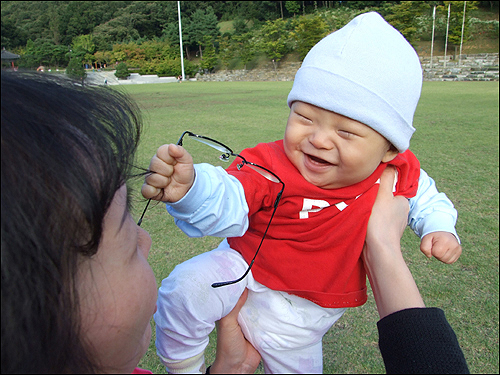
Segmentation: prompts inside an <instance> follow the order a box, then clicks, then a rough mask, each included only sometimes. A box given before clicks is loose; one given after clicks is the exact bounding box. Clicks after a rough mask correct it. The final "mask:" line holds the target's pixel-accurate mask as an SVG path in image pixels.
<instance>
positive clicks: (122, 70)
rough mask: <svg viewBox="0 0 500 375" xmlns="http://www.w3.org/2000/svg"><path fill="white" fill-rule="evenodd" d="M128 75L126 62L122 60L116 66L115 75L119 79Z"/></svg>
mask: <svg viewBox="0 0 500 375" xmlns="http://www.w3.org/2000/svg"><path fill="white" fill-rule="evenodd" d="M129 75H130V73H129V72H128V67H127V64H126V63H124V62H121V63H119V64H118V66H117V67H116V72H115V76H116V77H117V78H119V79H125V78H127V77H128V76H129Z"/></svg>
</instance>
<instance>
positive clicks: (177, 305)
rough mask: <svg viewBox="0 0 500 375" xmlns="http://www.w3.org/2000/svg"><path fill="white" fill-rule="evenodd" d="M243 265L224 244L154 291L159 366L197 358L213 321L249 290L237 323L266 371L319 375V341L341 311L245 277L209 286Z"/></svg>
mask: <svg viewBox="0 0 500 375" xmlns="http://www.w3.org/2000/svg"><path fill="white" fill-rule="evenodd" d="M247 267H248V265H247V263H246V262H245V260H244V259H243V257H242V256H241V255H240V254H239V253H238V252H236V251H235V250H233V249H231V248H230V247H229V245H228V243H227V241H226V240H224V241H223V242H222V243H221V244H220V245H219V247H218V248H217V249H215V250H212V251H210V252H207V253H203V254H201V255H198V256H196V257H194V258H192V259H190V260H188V261H186V262H184V263H182V264H180V265H178V266H177V267H175V269H174V270H173V271H172V273H171V274H170V275H169V276H168V277H167V278H166V279H164V280H163V281H162V284H161V287H160V289H159V292H158V311H157V312H156V313H155V315H154V319H155V322H156V348H157V352H158V355H159V356H160V359H161V360H162V362H163V363H164V364H165V365H166V366H167V370H169V371H170V369H169V363H172V362H181V361H184V360H186V359H188V358H193V357H198V358H200V354H201V353H203V352H204V350H205V347H206V346H207V344H208V335H209V333H210V332H211V331H212V330H213V329H214V327H215V322H216V321H217V320H219V319H221V318H222V317H224V316H226V315H227V314H228V313H229V312H230V311H231V310H232V309H233V308H234V306H235V305H236V302H237V301H238V299H239V297H240V296H241V294H242V293H243V291H244V290H245V288H248V289H249V294H248V299H247V301H246V303H245V305H244V306H243V308H242V309H241V312H240V315H239V318H238V321H239V323H240V326H241V328H242V330H243V333H244V334H245V337H246V338H247V339H248V340H249V341H250V342H251V343H252V345H253V346H254V347H255V348H256V349H257V350H258V351H259V353H260V355H261V356H262V360H263V363H264V369H265V372H266V373H322V371H323V353H322V338H323V336H324V334H325V333H326V332H327V331H328V329H330V327H331V326H332V325H333V324H334V323H335V322H336V321H337V320H338V319H339V318H340V317H341V316H342V314H343V313H344V311H345V309H333V308H323V307H321V306H319V305H317V304H315V303H313V302H311V301H309V300H306V299H304V298H301V297H297V296H294V295H291V294H288V293H285V292H280V291H274V290H271V289H269V288H267V287H265V286H264V285H262V284H259V283H258V282H256V281H255V280H254V278H253V276H252V274H251V272H250V273H249V274H248V275H247V277H246V278H245V279H244V280H242V281H241V282H239V283H236V284H233V285H229V286H223V287H220V288H216V289H214V288H212V287H211V284H212V283H214V282H218V281H229V280H234V279H237V278H238V277H240V276H241V275H242V274H243V273H244V272H245V270H246V269H247Z"/></svg>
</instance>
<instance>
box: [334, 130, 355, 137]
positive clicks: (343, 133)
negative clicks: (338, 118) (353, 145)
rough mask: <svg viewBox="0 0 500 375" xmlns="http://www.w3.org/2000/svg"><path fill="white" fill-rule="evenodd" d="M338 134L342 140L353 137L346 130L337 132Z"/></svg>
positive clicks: (352, 134)
mask: <svg viewBox="0 0 500 375" xmlns="http://www.w3.org/2000/svg"><path fill="white" fill-rule="evenodd" d="M338 133H339V135H340V136H341V137H342V138H351V137H354V136H355V134H354V133H351V132H348V131H347V130H339V131H338Z"/></svg>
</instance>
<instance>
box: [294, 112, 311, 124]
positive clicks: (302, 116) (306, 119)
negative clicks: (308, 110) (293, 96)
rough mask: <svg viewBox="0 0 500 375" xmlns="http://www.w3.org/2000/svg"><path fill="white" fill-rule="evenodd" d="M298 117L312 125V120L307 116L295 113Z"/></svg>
mask: <svg viewBox="0 0 500 375" xmlns="http://www.w3.org/2000/svg"><path fill="white" fill-rule="evenodd" d="M295 114H296V115H297V116H298V117H299V120H300V121H301V122H303V123H307V124H312V120H311V119H309V118H307V117H306V116H304V115H301V114H300V113H297V112H296V113H295Z"/></svg>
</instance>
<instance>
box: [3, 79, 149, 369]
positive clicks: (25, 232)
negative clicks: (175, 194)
mask: <svg viewBox="0 0 500 375" xmlns="http://www.w3.org/2000/svg"><path fill="white" fill-rule="evenodd" d="M1 90H2V93H1V94H2V97H1V102H2V106H1V107H2V108H1V117H2V125H1V126H2V135H1V137H2V146H1V158H2V161H1V173H2V182H1V194H2V250H1V254H2V372H4V371H5V372H10V371H15V372H85V371H95V370H99V369H105V368H104V367H105V366H107V365H108V364H107V363H103V361H104V360H102V358H98V356H97V357H96V356H95V355H96V353H95V351H96V350H98V349H99V348H98V347H95V345H94V343H92V342H91V341H92V339H93V337H89V336H88V335H87V332H88V331H89V330H88V324H93V322H95V321H97V315H98V314H94V316H95V320H92V322H90V321H89V319H88V309H89V308H96V309H98V308H99V307H98V305H99V304H100V303H102V301H101V300H100V298H101V295H100V294H99V288H97V287H96V286H97V285H99V282H101V281H100V280H99V277H96V278H95V280H94V277H93V275H94V274H97V273H96V272H94V270H96V269H98V268H101V269H102V270H104V271H105V270H106V268H105V267H106V266H107V263H106V262H104V261H102V257H101V256H100V253H101V252H102V249H103V248H104V246H105V245H104V244H103V241H105V240H104V239H106V238H107V237H106V230H107V229H106V228H108V229H109V228H112V226H113V224H111V222H112V221H113V218H112V217H111V216H112V215H111V214H110V213H109V212H110V211H111V210H110V207H112V206H114V205H116V204H122V202H123V199H121V198H120V197H123V194H125V196H126V188H124V186H123V185H124V183H125V182H126V181H127V178H128V176H129V175H130V171H131V165H132V162H133V158H134V153H135V150H136V148H137V145H138V142H139V135H140V132H141V119H140V115H139V110H138V108H137V107H136V105H135V104H133V102H131V101H130V100H129V99H127V97H126V96H124V95H122V94H120V93H119V92H118V91H116V90H112V89H107V88H102V87H101V88H97V87H81V86H78V85H76V84H75V83H73V82H71V81H69V80H66V79H62V78H56V77H51V76H50V75H39V74H29V73H17V74H16V73H4V72H2V84H1ZM125 211H127V212H128V210H125ZM125 211H123V210H122V212H125ZM110 217H111V218H110ZM123 220H124V223H125V224H126V220H127V219H126V217H125V216H123ZM107 222H108V223H109V224H106V223H107ZM105 224H106V225H105ZM127 225H128V224H127ZM130 229H131V227H130V228H129V230H130ZM138 237H141V238H142V237H145V235H144V233H142V232H138ZM141 241H142V243H143V245H141V246H143V247H148V249H147V250H149V246H150V242H149V245H148V244H147V240H141ZM141 241H139V242H141ZM106 249H107V248H106ZM103 254H104V252H103ZM146 256H147V253H146ZM149 270H150V269H149ZM98 276H99V275H98ZM148 277H150V276H148ZM109 280H111V281H109V286H110V290H111V292H112V290H113V285H112V284H111V282H112V280H113V279H112V278H110V279H109ZM92 281H96V284H95V285H94V286H92V285H91V284H90V283H91V282H92ZM85 291H88V293H84V292H85ZM92 293H94V294H92ZM89 300H93V301H94V302H95V303H96V304H95V305H92V303H89Z"/></svg>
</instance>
